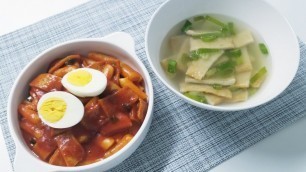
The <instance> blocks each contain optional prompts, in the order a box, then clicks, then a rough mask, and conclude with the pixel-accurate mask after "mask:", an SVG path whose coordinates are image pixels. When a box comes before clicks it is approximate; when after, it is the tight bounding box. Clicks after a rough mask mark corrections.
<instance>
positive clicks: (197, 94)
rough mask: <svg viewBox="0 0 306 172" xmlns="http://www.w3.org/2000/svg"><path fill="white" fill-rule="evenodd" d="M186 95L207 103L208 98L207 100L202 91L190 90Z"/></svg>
mask: <svg viewBox="0 0 306 172" xmlns="http://www.w3.org/2000/svg"><path fill="white" fill-rule="evenodd" d="M184 95H185V96H186V97H188V98H191V99H193V100H195V101H197V102H200V103H207V100H206V98H205V96H204V94H203V93H201V92H195V91H190V92H186V93H184Z"/></svg>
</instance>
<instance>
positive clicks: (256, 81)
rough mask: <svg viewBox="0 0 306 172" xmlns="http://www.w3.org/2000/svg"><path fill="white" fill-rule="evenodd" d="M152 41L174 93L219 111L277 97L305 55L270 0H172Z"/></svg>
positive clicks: (161, 74) (152, 52) (150, 34)
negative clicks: (189, 0)
mask: <svg viewBox="0 0 306 172" xmlns="http://www.w3.org/2000/svg"><path fill="white" fill-rule="evenodd" d="M145 46H146V53H147V56H148V59H149V63H150V65H151V67H152V69H153V71H154V73H155V74H156V75H157V77H158V78H159V79H160V80H161V81H162V82H163V83H164V84H165V85H166V86H167V87H168V88H169V89H170V90H171V91H172V92H174V93H175V94H176V95H177V96H179V97H180V98H182V99H183V100H185V101H186V102H188V103H190V104H192V105H195V106H197V107H200V108H205V109H209V110H218V111H235V110H243V109H249V108H253V107H256V106H259V105H262V104H264V103H266V102H268V101H270V100H272V99H274V98H275V97H277V96H278V95H279V94H280V93H282V92H283V91H284V90H285V89H286V88H287V86H288V85H289V84H290V83H291V81H292V79H293V78H294V76H295V74H296V72H297V69H298V65H299V56H300V54H299V45H298V40H297V37H296V35H295V33H294V31H293V30H292V28H291V26H290V24H289V23H288V22H287V20H286V19H285V18H284V17H283V16H282V15H281V14H280V13H279V12H278V11H276V10H275V9H274V8H273V7H272V6H270V5H269V4H268V3H266V2H265V1H243V0H226V1H222V0H215V1H209V0H195V1H192V2H188V3H186V2H185V1H184V0H177V1H175V0H168V1H167V2H165V3H164V4H162V5H161V6H160V7H159V8H158V9H157V10H156V11H155V13H154V14H153V16H152V18H151V20H150V22H149V24H148V27H147V30H146V35H145Z"/></svg>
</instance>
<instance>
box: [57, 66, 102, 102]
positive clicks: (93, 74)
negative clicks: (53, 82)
mask: <svg viewBox="0 0 306 172" xmlns="http://www.w3.org/2000/svg"><path fill="white" fill-rule="evenodd" d="M61 82H62V84H63V86H64V87H65V88H66V89H67V90H68V91H69V92H71V93H72V94H74V95H76V96H79V97H94V96H97V95H99V94H101V93H102V92H103V91H104V90H105V88H106V84H107V78H106V76H105V74H104V73H102V72H100V71H98V70H95V69H91V68H79V69H76V70H73V71H71V72H68V73H67V74H66V75H64V77H63V79H62V81H61Z"/></svg>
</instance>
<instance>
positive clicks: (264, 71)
mask: <svg viewBox="0 0 306 172" xmlns="http://www.w3.org/2000/svg"><path fill="white" fill-rule="evenodd" d="M266 73H267V69H266V67H262V68H260V69H259V71H258V72H257V73H256V74H255V75H254V76H253V77H252V78H251V80H250V83H251V85H252V84H254V83H255V82H256V81H257V80H258V79H260V78H261V77H263V76H265V75H266Z"/></svg>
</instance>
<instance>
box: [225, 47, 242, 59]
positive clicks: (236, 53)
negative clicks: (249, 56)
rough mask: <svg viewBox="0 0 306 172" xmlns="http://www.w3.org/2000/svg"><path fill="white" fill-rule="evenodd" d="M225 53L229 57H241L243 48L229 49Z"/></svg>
mask: <svg viewBox="0 0 306 172" xmlns="http://www.w3.org/2000/svg"><path fill="white" fill-rule="evenodd" d="M225 54H226V55H227V56H228V57H240V56H241V50H240V49H238V48H237V49H231V50H227V51H226V52H225Z"/></svg>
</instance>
